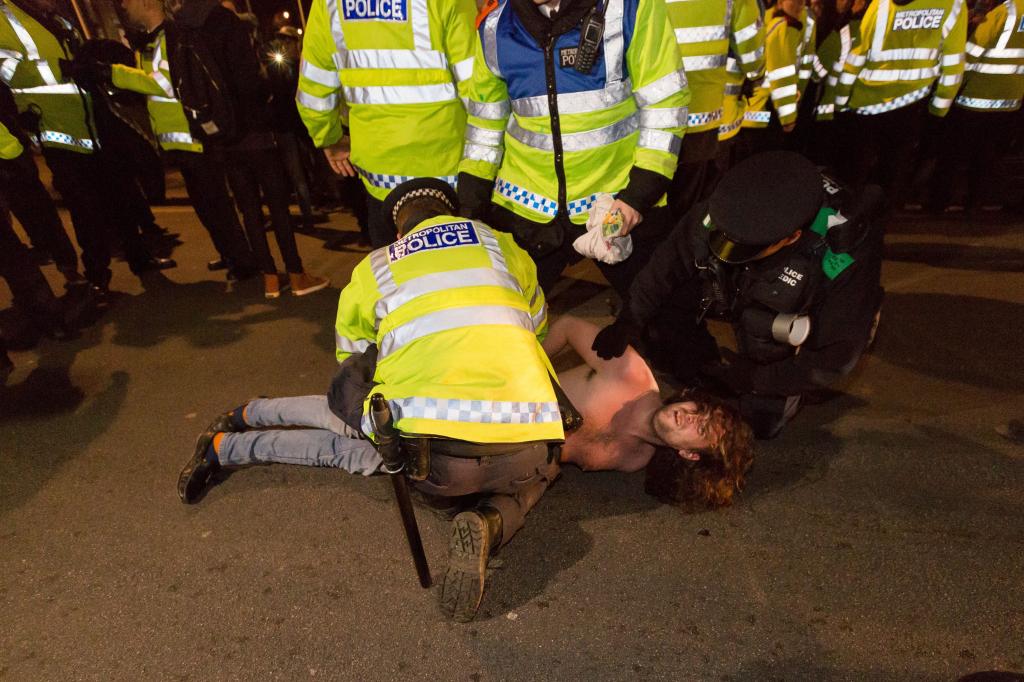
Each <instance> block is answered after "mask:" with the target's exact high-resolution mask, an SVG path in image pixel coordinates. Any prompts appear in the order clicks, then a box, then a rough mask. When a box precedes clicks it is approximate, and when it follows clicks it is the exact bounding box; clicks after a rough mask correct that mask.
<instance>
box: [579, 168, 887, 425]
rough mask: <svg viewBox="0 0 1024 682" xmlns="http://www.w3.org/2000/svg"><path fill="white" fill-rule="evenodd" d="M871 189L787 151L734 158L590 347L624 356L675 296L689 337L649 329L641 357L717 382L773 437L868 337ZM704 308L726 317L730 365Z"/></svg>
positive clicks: (877, 259)
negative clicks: (856, 190) (663, 341)
mask: <svg viewBox="0 0 1024 682" xmlns="http://www.w3.org/2000/svg"><path fill="white" fill-rule="evenodd" d="M874 189H875V191H874V192H871V191H867V192H865V193H864V194H862V195H853V194H850V193H848V192H847V191H846V190H844V189H843V188H842V187H840V186H839V185H837V184H836V183H835V182H833V181H832V180H830V179H829V178H827V177H825V176H823V175H821V174H820V173H819V172H818V170H817V168H816V167H815V166H814V164H812V163H811V162H810V161H808V160H807V159H805V158H804V157H802V156H800V155H798V154H795V153H793V152H785V151H776V152H766V153H763V154H758V155H756V156H752V157H750V158H748V159H746V160H744V161H742V162H740V163H738V164H737V165H736V166H735V167H734V168H733V169H732V170H730V171H729V172H728V173H727V174H726V175H725V177H724V178H722V181H721V182H720V183H719V184H718V186H717V187H716V188H715V191H714V192H713V193H712V195H711V198H710V199H709V200H708V201H707V202H702V203H699V204H697V205H695V206H694V208H693V209H691V210H690V212H689V213H687V215H686V217H685V218H684V219H683V220H682V221H681V222H680V223H679V224H678V225H677V226H676V229H675V231H674V232H673V233H672V236H671V238H670V239H669V241H668V242H667V243H666V244H665V248H663V249H659V250H658V252H657V253H656V254H655V255H654V256H653V257H652V258H651V260H650V262H649V263H648V264H647V267H646V268H644V270H643V271H642V272H641V273H640V274H639V275H638V276H637V279H636V281H635V282H634V285H633V287H632V289H631V290H630V299H629V304H628V305H627V306H626V307H625V308H624V309H623V311H622V313H620V315H619V317H618V318H617V319H616V321H615V322H614V323H613V324H612V325H610V326H609V327H606V328H605V329H603V330H602V331H601V333H600V334H598V336H597V338H596V339H595V341H594V350H595V351H597V353H598V354H599V355H600V356H601V357H604V358H610V357H614V356H618V355H620V354H621V353H622V352H623V351H624V349H625V346H626V344H628V343H631V342H633V341H635V340H637V339H639V338H641V337H642V336H643V330H644V327H645V326H646V324H647V322H648V320H650V319H651V317H652V316H653V314H654V312H655V311H656V310H657V309H658V308H660V307H661V306H663V305H664V303H665V302H666V301H669V300H675V301H681V302H683V303H684V306H685V307H686V308H687V310H686V312H687V314H688V321H689V323H690V336H689V338H688V339H681V338H677V339H674V341H675V342H676V343H674V344H673V345H672V346H671V347H665V346H663V345H659V344H657V339H647V343H646V348H645V352H646V353H647V355H648V357H649V358H650V359H652V360H653V361H654V362H655V364H656V365H658V364H661V366H662V367H663V368H665V369H670V370H671V371H673V372H674V373H675V375H676V378H677V379H679V380H681V381H684V382H688V381H692V380H693V379H694V377H695V376H699V375H703V376H704V377H705V380H706V381H713V382H720V383H721V384H724V386H725V387H727V388H728V389H730V390H731V391H733V392H734V393H736V394H737V395H738V396H739V400H740V411H741V413H742V414H743V416H744V418H745V419H746V420H747V421H748V422H749V424H750V426H751V428H752V429H753V430H754V434H755V435H756V436H757V437H759V438H771V437H774V436H775V435H776V434H778V433H779V431H780V430H781V429H782V427H783V425H784V424H785V423H786V421H787V420H788V419H789V418H791V417H792V416H793V414H794V413H795V411H796V408H797V407H798V405H799V402H800V396H801V395H802V394H804V393H806V392H808V391H814V390H820V389H822V388H825V387H827V386H829V385H830V384H832V383H833V382H834V381H835V380H837V379H838V378H840V377H841V376H844V375H845V374H847V373H849V372H850V371H851V370H852V369H853V367H854V365H855V364H856V362H857V360H858V358H859V357H860V356H861V354H862V353H863V352H864V350H865V349H866V348H867V346H868V345H869V342H870V339H871V337H872V335H873V329H874V325H875V323H876V321H877V313H878V310H879V305H880V303H881V296H882V289H881V286H880V285H879V279H880V276H881V261H882V255H881V247H882V236H881V235H882V232H881V230H880V229H879V228H877V227H875V226H874V224H873V221H872V218H873V216H874V211H875V206H876V204H877V201H878V199H877V197H878V196H880V193H879V192H878V191H877V188H874ZM707 317H720V318H722V319H725V320H727V321H729V322H731V323H732V325H733V329H734V331H735V335H736V339H737V345H738V350H739V353H738V354H736V353H727V352H726V351H724V350H723V354H725V355H726V356H727V357H728V358H729V360H730V362H729V363H728V364H724V365H723V364H720V363H719V361H718V349H717V346H716V343H715V341H714V339H712V338H711V336H710V335H709V334H708V332H707V328H706V326H705V319H706V318H707ZM652 341H653V343H652ZM669 363H673V364H672V366H671V367H670V366H669Z"/></svg>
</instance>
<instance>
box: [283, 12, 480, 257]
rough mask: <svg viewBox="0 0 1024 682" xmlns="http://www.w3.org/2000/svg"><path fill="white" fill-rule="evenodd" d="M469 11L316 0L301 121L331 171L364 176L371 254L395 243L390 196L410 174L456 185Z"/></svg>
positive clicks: (302, 81)
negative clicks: (384, 211) (385, 210)
mask: <svg viewBox="0 0 1024 682" xmlns="http://www.w3.org/2000/svg"><path fill="white" fill-rule="evenodd" d="M475 14H476V5H475V3H474V2H473V0H394V1H393V2H351V1H346V0H314V1H313V6H312V9H311V10H310V15H309V21H308V23H307V26H306V34H305V39H304V42H303V46H302V66H301V68H300V71H299V89H298V95H297V98H296V99H297V102H298V109H299V115H300V116H301V117H302V120H303V121H304V122H305V124H306V127H307V128H308V129H309V134H310V137H311V138H312V139H313V143H314V144H315V145H316V146H317V147H322V148H323V149H324V153H325V154H326V156H327V159H328V161H329V162H330V163H331V167H332V168H333V169H334V172H335V173H340V174H342V175H348V176H352V175H355V174H356V173H358V174H359V176H360V177H362V179H363V184H364V185H365V186H366V190H367V192H368V193H369V200H368V203H369V223H370V225H369V230H370V241H371V244H372V245H373V246H374V247H379V246H384V245H385V244H388V243H390V242H391V241H392V240H393V239H394V233H392V232H390V228H389V227H388V224H387V221H385V220H384V218H383V216H382V215H381V213H380V208H381V201H382V200H383V199H384V198H385V197H386V196H387V195H388V192H390V191H391V190H392V189H394V188H395V187H397V186H398V185H400V184H402V183H403V182H406V181H408V180H411V179H413V178H417V177H438V178H440V179H442V180H444V181H446V182H449V183H450V184H452V185H454V184H455V179H456V173H457V170H458V164H459V158H460V151H461V149H462V138H463V134H464V131H465V125H466V111H465V109H464V107H463V105H462V100H461V99H460V97H465V87H466V81H467V79H468V78H469V77H470V75H471V74H472V72H473V50H474V45H473V43H474V40H475V38H474V35H473V17H474V16H475ZM346 127H347V128H348V134H349V135H348V136H346V131H345V128H346ZM350 139H351V155H350Z"/></svg>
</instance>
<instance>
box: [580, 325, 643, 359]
mask: <svg viewBox="0 0 1024 682" xmlns="http://www.w3.org/2000/svg"><path fill="white" fill-rule="evenodd" d="M641 331H642V330H641V328H640V325H638V324H637V323H635V322H633V321H632V320H628V319H624V318H622V317H619V318H618V319H617V320H615V321H614V322H612V323H611V324H610V325H608V326H607V327H605V328H604V329H602V330H601V331H599V332H598V333H597V336H595V337H594V343H593V344H592V345H591V346H590V349H591V350H593V351H594V352H595V353H597V357H599V358H601V359H602V360H611V359H612V358H617V357H619V356H620V355H622V354H623V353H625V352H626V346H628V345H630V344H631V343H636V340H637V339H638V338H640V332H641Z"/></svg>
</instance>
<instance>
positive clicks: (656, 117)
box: [640, 107, 690, 128]
mask: <svg viewBox="0 0 1024 682" xmlns="http://www.w3.org/2000/svg"><path fill="white" fill-rule="evenodd" d="M689 114H690V111H689V109H688V108H687V107H668V108H664V109H641V110H640V127H641V128H678V127H682V126H685V125H686V123H687V121H688V120H689Z"/></svg>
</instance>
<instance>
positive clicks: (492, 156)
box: [459, 17, 512, 180]
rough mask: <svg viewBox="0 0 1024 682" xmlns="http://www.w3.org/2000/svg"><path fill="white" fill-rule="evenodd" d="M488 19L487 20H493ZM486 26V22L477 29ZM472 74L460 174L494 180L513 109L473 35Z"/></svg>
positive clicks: (476, 38)
mask: <svg viewBox="0 0 1024 682" xmlns="http://www.w3.org/2000/svg"><path fill="white" fill-rule="evenodd" d="M495 19H496V17H494V18H493V19H491V18H489V20H491V21H493V20H495ZM486 27H487V20H485V22H484V23H483V24H481V27H480V30H481V31H484V30H486ZM473 50H474V58H473V75H472V77H471V78H470V80H469V82H468V84H467V87H466V97H467V101H466V110H467V114H468V118H467V121H466V144H465V146H464V147H463V150H462V161H461V162H460V163H459V172H461V173H469V174H470V175H474V176H476V177H478V178H482V179H484V180H494V178H495V177H496V176H497V175H498V169H499V168H500V167H501V159H502V156H503V155H504V153H505V125H506V124H507V123H508V117H509V114H510V112H511V110H512V108H511V103H510V102H509V98H508V87H507V86H506V84H505V81H504V79H502V78H501V77H500V76H499V75H497V74H495V73H494V71H492V66H493V65H491V64H488V62H487V57H486V55H485V54H484V47H483V42H482V41H481V38H480V34H479V33H474V36H473Z"/></svg>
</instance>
